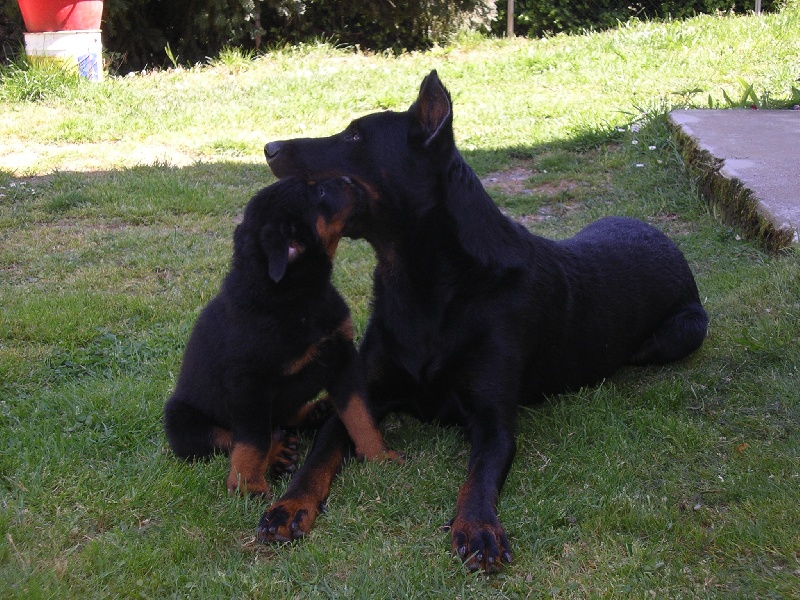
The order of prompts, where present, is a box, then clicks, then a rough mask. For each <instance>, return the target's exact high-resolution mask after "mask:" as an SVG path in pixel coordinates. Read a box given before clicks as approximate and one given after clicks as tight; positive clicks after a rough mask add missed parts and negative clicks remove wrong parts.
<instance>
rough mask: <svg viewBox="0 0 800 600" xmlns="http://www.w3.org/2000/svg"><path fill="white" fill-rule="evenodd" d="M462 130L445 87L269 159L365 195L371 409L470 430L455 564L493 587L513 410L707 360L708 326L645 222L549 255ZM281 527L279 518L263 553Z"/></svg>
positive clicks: (425, 87)
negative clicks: (505, 202) (698, 356)
mask: <svg viewBox="0 0 800 600" xmlns="http://www.w3.org/2000/svg"><path fill="white" fill-rule="evenodd" d="M452 118H453V116H452V104H451V101H450V95H449V93H448V92H447V91H446V89H445V88H444V86H443V85H442V83H441V82H440V80H439V78H438V76H437V74H436V72H435V71H434V72H432V73H431V74H430V75H429V76H428V77H426V78H425V80H424V81H423V83H422V86H421V88H420V92H419V96H418V98H417V100H416V101H415V102H414V104H413V105H412V106H411V108H410V109H409V110H407V111H405V112H391V111H387V112H381V113H376V114H371V115H367V116H365V117H362V118H359V119H356V120H355V121H353V122H352V123H351V124H350V125H349V126H348V127H347V128H346V129H345V130H344V131H343V132H341V133H339V134H336V135H333V136H331V137H328V138H318V139H295V140H288V141H281V142H271V143H269V144H267V145H266V147H265V153H266V156H267V160H268V162H269V165H270V167H271V168H272V171H273V172H274V173H275V175H277V176H279V177H285V176H289V175H293V176H300V177H307V178H315V177H320V176H323V175H324V176H334V175H346V176H348V177H350V178H352V179H353V180H354V181H356V182H357V183H358V184H359V185H360V186H361V187H362V188H363V189H364V190H365V200H366V201H365V205H364V209H363V210H361V211H358V212H354V213H353V216H352V217H351V218H350V219H349V221H348V223H349V231H348V235H351V236H353V237H363V238H365V239H366V240H368V241H369V242H370V243H371V244H372V246H373V247H374V248H375V251H376V254H377V266H376V268H375V275H374V306H373V312H372V316H371V318H370V321H369V324H368V327H367V330H366V332H365V334H364V339H363V341H362V344H361V349H360V352H361V355H362V357H363V359H364V362H365V365H366V368H367V372H368V392H369V401H370V403H371V406H372V408H373V411H374V414H375V415H376V417H378V418H380V417H382V416H383V415H385V414H386V413H388V412H390V411H395V410H400V411H406V412H410V413H411V414H414V415H416V416H418V417H419V418H422V419H426V420H428V419H434V420H439V421H442V422H450V423H457V424H460V425H463V426H464V427H465V428H466V430H467V433H468V435H469V437H470V440H471V443H472V453H471V456H470V459H469V474H468V476H467V480H466V482H465V483H464V484H463V486H462V487H461V489H460V491H459V493H458V499H457V503H456V513H455V518H454V519H453V521H452V523H451V537H452V550H453V552H454V553H455V554H457V555H458V556H460V557H461V558H462V559H463V560H464V561H466V564H467V566H468V568H470V569H478V568H482V569H484V570H486V571H487V572H491V571H493V570H496V569H497V568H498V567H499V565H500V564H501V563H502V562H508V561H510V560H511V553H510V548H509V544H508V540H507V537H506V534H505V531H504V530H503V528H502V526H501V525H500V523H499V521H498V519H497V514H496V504H497V499H498V495H499V492H500V489H501V487H502V485H503V482H504V481H505V478H506V474H507V472H508V469H509V467H510V466H511V462H512V460H513V457H514V453H515V423H516V417H517V404H518V403H519V402H532V401H536V400H539V399H541V398H542V396H543V395H545V394H554V393H559V392H563V391H567V390H575V389H577V388H579V387H581V386H587V385H591V384H595V383H597V382H599V381H601V380H602V379H604V378H606V377H609V376H610V375H612V374H613V373H614V372H615V371H616V370H617V369H618V368H619V367H621V366H623V365H626V364H652V363H664V362H668V361H673V360H677V359H680V358H682V357H684V356H686V355H688V354H690V353H691V352H693V351H694V350H695V349H697V348H698V347H699V346H700V345H701V343H702V342H703V339H704V338H705V336H706V329H707V324H708V317H707V315H706V312H705V310H704V309H703V307H702V305H701V303H700V299H699V296H698V291H697V286H696V285H695V281H694V278H693V276H692V273H691V270H690V269H689V266H688V264H687V263H686V260H685V259H684V257H683V255H682V254H681V252H680V251H679V249H678V248H677V246H676V245H675V244H674V243H673V242H672V241H670V240H669V239H668V238H667V237H666V236H665V235H664V234H662V233H661V232H660V231H658V230H657V229H655V228H653V227H651V226H649V225H647V224H645V223H643V222H640V221H636V220H633V219H627V218H614V217H610V218H605V219H601V220H599V221H597V222H596V223H594V224H592V225H590V226H588V227H586V228H585V229H584V230H582V231H581V232H580V233H578V234H577V235H576V236H575V237H572V238H570V239H567V240H563V241H552V240H548V239H544V238H541V237H537V236H535V235H532V234H531V233H529V232H528V231H527V230H526V229H525V228H524V227H522V226H521V225H519V224H517V223H515V222H513V221H511V220H510V219H508V218H506V217H505V216H503V215H502V214H501V212H500V211H499V209H498V208H497V207H496V206H495V204H494V203H493V202H492V200H491V198H490V197H489V196H488V194H487V193H486V191H485V190H484V189H483V187H482V186H481V183H480V181H479V180H478V178H477V177H476V176H475V174H474V173H473V171H472V170H471V169H470V168H469V166H468V165H467V164H466V162H465V161H464V159H463V158H462V157H461V155H460V154H459V152H458V150H457V149H456V146H455V143H454V139H453V129H452ZM334 426H335V425H332V424H330V423H329V424H326V426H325V427H326V428H333V427H334ZM333 439H334V438H333V437H332V436H330V437H327V438H325V440H326V441H327V442H329V443H331V444H332V440H333ZM338 439H339V440H340V443H343V441H342V440H345V439H346V437H345V436H344V435H343V433H342V432H341V430H340V431H339V434H338ZM315 452H319V453H320V455H324V456H331V455H332V453H333V452H334V451H333V450H332V449H331V448H330V447H328V448H324V447H322V446H320V447H319V450H317V449H315V450H314V451H312V453H311V455H310V456H309V457H308V458H307V461H306V466H304V467H303V468H302V469H301V471H300V472H299V473H298V474H297V475H296V476H295V479H294V480H293V483H292V486H290V489H289V490H288V491H287V494H286V496H285V497H284V498H285V499H288V500H293V499H294V498H295V487H299V486H300V485H301V482H302V481H303V479H304V477H305V476H306V475H305V473H304V471H305V469H306V468H311V467H312V466H313V465H315V464H317V463H319V462H321V461H318V460H317V458H316V455H315ZM328 473H329V475H330V476H331V477H332V476H333V475H334V474H335V470H334V469H333V468H331V467H330V466H329V469H328ZM283 501H284V500H283V499H282V500H281V501H279V502H278V503H277V504H276V507H277V508H280V507H281V505H282V504H281V503H282V502H283ZM310 502H311V501H310V500H309V501H308V504H310ZM273 510H274V509H273ZM270 524H271V511H268V512H267V513H266V515H265V517H264V519H262V535H261V537H262V539H270V535H268V534H265V533H264V531H265V527H266V528H267V529H269V527H270Z"/></svg>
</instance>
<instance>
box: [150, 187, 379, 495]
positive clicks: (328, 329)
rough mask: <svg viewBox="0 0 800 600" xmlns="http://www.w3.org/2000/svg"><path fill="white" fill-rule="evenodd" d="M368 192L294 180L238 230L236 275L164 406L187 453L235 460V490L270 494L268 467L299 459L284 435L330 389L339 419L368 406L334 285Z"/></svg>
mask: <svg viewBox="0 0 800 600" xmlns="http://www.w3.org/2000/svg"><path fill="white" fill-rule="evenodd" d="M360 193H361V192H360V190H359V189H358V188H356V187H355V186H353V185H351V184H349V183H348V182H347V181H346V180H332V181H325V182H321V183H319V184H314V185H310V184H307V183H306V182H305V181H303V180H299V179H286V180H283V181H281V182H278V183H276V184H274V185H272V186H270V187H268V188H265V189H263V190H261V191H260V192H259V193H258V194H256V195H255V196H254V197H253V198H252V200H250V202H249V204H248V205H247V207H246V209H245V213H244V218H243V221H242V223H241V224H240V225H239V226H238V227H237V228H236V231H235V234H234V254H233V261H232V265H231V268H230V271H229V273H228V274H227V276H226V277H225V279H224V282H223V284H222V289H221V290H220V292H219V294H218V295H217V296H216V297H215V298H214V299H213V300H211V302H210V303H209V304H208V305H207V306H206V307H205V308H204V310H203V311H202V312H201V314H200V316H199V317H198V319H197V322H196V324H195V326H194V329H193V331H192V334H191V336H190V339H189V342H188V345H187V347H186V351H185V354H184V358H183V365H182V368H181V371H180V375H179V378H178V382H177V385H176V389H175V392H174V394H173V395H172V397H171V398H170V399H169V400H168V402H167V403H166V406H165V409H164V426H165V430H166V434H167V438H168V440H169V443H170V445H171V447H172V449H173V450H174V452H175V453H176V454H177V455H178V456H180V457H183V458H201V457H205V456H208V455H210V454H212V453H213V452H216V451H223V452H230V454H231V472H230V474H229V477H228V481H227V484H228V488H229V489H230V490H231V491H234V490H236V489H239V490H241V491H248V492H250V493H267V492H268V491H269V488H268V484H267V483H266V481H265V479H264V473H265V471H266V469H267V468H269V467H270V466H271V465H274V464H275V463H279V462H281V461H283V462H284V463H287V462H291V460H292V457H290V456H286V454H287V453H290V451H291V448H283V447H282V439H281V437H280V435H279V434H277V433H275V432H276V430H277V429H278V428H280V427H284V426H288V425H293V424H296V423H297V421H298V419H300V415H301V414H302V413H303V411H304V410H307V407H308V405H307V403H309V402H310V401H312V400H313V399H314V398H315V397H316V395H317V394H318V393H319V392H320V391H321V390H322V389H326V390H327V391H328V393H329V394H330V397H331V400H332V403H333V405H334V408H336V410H337V411H340V412H341V411H344V410H347V409H353V408H354V407H355V405H356V404H357V403H359V402H363V397H364V393H365V379H364V373H363V369H362V365H361V361H360V359H359V357H358V353H357V351H356V349H355V346H354V344H353V341H352V327H351V321H350V313H349V309H348V307H347V305H346V304H345V301H344V300H343V298H342V297H341V296H340V295H339V293H338V292H337V291H336V289H335V288H334V287H333V285H332V284H331V281H330V275H331V269H332V262H331V261H332V258H333V255H334V252H335V249H336V245H337V244H338V241H339V239H340V237H341V235H342V232H343V231H344V227H345V218H346V217H347V216H348V215H349V214H350V212H351V210H352V209H353V202H354V198H356V197H357V196H358V195H359V194H360ZM361 424H363V423H360V425H361ZM367 425H369V424H367ZM374 433H377V430H375V432H374Z"/></svg>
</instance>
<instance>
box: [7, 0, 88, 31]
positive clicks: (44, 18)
mask: <svg viewBox="0 0 800 600" xmlns="http://www.w3.org/2000/svg"><path fill="white" fill-rule="evenodd" d="M18 2H19V9H20V11H21V12H22V20H23V21H25V29H27V30H28V32H29V33H40V32H44V31H80V30H85V29H100V21H101V20H102V18H103V0H18Z"/></svg>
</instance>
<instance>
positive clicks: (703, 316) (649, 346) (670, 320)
mask: <svg viewBox="0 0 800 600" xmlns="http://www.w3.org/2000/svg"><path fill="white" fill-rule="evenodd" d="M707 333H708V314H707V313H706V311H705V309H704V308H703V305H702V304H700V301H699V300H697V301H694V302H690V303H688V304H685V305H683V306H682V307H681V308H680V310H678V311H676V312H674V313H672V314H671V315H670V316H669V317H667V318H666V319H664V321H662V322H661V324H660V325H659V326H658V327H657V328H656V330H655V331H654V332H653V334H652V335H651V336H650V337H649V338H647V339H646V340H645V342H644V344H642V346H641V347H640V348H639V350H637V351H636V352H635V353H634V355H633V356H632V357H631V359H630V361H629V364H632V365H653V364H664V363H668V362H672V361H675V360H679V359H681V358H684V357H686V356H688V355H689V354H691V353H692V352H694V351H695V350H697V349H698V348H699V347H700V345H701V344H702V343H703V340H704V339H705V338H706V334H707Z"/></svg>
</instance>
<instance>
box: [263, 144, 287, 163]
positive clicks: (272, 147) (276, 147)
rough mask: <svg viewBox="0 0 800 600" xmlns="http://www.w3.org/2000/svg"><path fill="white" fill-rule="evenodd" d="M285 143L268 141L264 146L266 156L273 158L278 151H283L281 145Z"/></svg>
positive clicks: (268, 158)
mask: <svg viewBox="0 0 800 600" xmlns="http://www.w3.org/2000/svg"><path fill="white" fill-rule="evenodd" d="M282 146H283V144H281V143H280V142H267V145H266V146H264V156H266V157H267V160H272V159H273V158H275V157H276V156H278V153H280V151H281V147H282Z"/></svg>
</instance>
